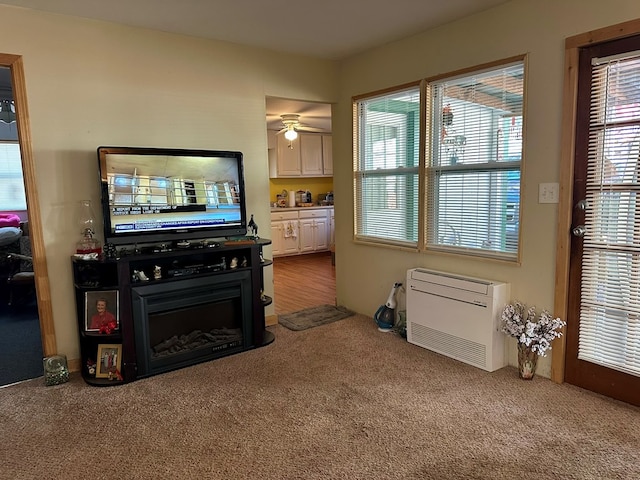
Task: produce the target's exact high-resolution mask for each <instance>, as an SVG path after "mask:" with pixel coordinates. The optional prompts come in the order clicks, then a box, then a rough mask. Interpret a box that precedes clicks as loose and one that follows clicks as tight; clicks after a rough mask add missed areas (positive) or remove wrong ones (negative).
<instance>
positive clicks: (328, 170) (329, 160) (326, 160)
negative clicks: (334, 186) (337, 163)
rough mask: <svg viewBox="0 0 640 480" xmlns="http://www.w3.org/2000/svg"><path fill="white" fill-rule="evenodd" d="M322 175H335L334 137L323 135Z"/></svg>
mask: <svg viewBox="0 0 640 480" xmlns="http://www.w3.org/2000/svg"><path fill="white" fill-rule="evenodd" d="M322 173H323V174H324V175H333V137H332V136H331V135H322Z"/></svg>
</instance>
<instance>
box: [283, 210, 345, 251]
mask: <svg viewBox="0 0 640 480" xmlns="http://www.w3.org/2000/svg"><path fill="white" fill-rule="evenodd" d="M332 213H333V208H301V209H296V210H288V209H286V210H285V209H283V210H282V211H272V212H271V244H272V246H271V252H272V255H273V256H274V257H278V256H283V255H297V254H301V253H312V252H321V251H325V250H329V241H330V239H331V232H330V230H329V229H330V219H331V218H332Z"/></svg>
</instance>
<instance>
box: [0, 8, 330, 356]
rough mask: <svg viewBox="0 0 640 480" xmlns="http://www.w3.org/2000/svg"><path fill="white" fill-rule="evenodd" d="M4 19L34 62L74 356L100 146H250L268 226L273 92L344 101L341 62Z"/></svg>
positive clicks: (46, 201)
mask: <svg viewBox="0 0 640 480" xmlns="http://www.w3.org/2000/svg"><path fill="white" fill-rule="evenodd" d="M0 16H1V17H2V23H3V28H2V29H1V30H0V45H1V46H0V50H1V51H2V52H3V53H11V54H19V55H22V56H23V60H24V67H25V77H26V87H27V94H28V105H29V112H30V126H31V133H32V138H33V152H34V157H35V164H36V165H35V172H36V178H37V188H38V193H39V197H40V209H41V215H42V223H43V225H42V226H43V229H44V242H45V247H46V252H47V262H48V269H49V276H50V280H51V294H52V304H53V314H54V324H55V331H56V336H57V345H58V353H64V354H66V355H67V356H68V357H69V358H70V359H75V358H78V357H79V349H78V333H77V330H76V313H75V306H74V291H73V288H72V285H73V282H72V276H71V263H70V256H71V254H73V253H74V249H75V242H76V240H77V239H78V236H79V234H78V227H77V225H76V223H75V220H76V218H77V215H76V213H77V206H78V204H79V201H80V200H82V199H91V200H92V201H93V202H94V208H95V210H96V213H98V212H99V209H98V205H99V189H98V176H97V175H98V174H97V160H96V148H97V147H98V146H100V145H127V146H155V147H178V148H192V147H193V148H207V149H224V150H240V151H242V152H243V153H244V157H245V176H246V185H247V201H248V213H253V214H254V215H255V219H256V222H257V223H258V224H259V225H263V226H266V225H268V224H269V219H270V216H269V197H270V195H269V171H268V159H267V132H266V112H265V96H266V95H269V96H277V97H285V98H294V99H302V100H310V101H322V102H333V101H335V100H336V94H335V85H336V81H335V75H336V72H335V65H334V64H332V63H331V62H327V61H320V60H315V59H309V58H304V57H299V56H291V55H282V54H275V53H271V52H267V51H263V50H258V49H249V48H244V47H239V46H236V45H231V44H228V43H221V42H212V41H205V40H198V39H194V38H190V37H185V36H177V35H170V34H163V33H159V32H152V31H147V30H142V29H133V28H128V27H123V26H117V25H112V24H107V23H102V22H95V21H89V20H84V19H78V18H72V17H65V16H59V15H50V14H43V13H38V12H32V11H29V10H24V9H20V8H13V7H4V6H0ZM266 254H267V256H270V252H268V251H267V252H266ZM265 274H266V278H265V283H266V286H265V287H266V288H265V291H266V293H267V294H269V295H272V291H273V285H272V275H271V269H267V271H266V272H265ZM270 292H271V293H270ZM271 313H273V306H270V307H269V310H267V314H271Z"/></svg>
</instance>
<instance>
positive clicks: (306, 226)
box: [299, 209, 329, 253]
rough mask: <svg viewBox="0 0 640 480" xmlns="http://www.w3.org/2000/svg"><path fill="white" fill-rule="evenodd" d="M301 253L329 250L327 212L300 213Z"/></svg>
mask: <svg viewBox="0 0 640 480" xmlns="http://www.w3.org/2000/svg"><path fill="white" fill-rule="evenodd" d="M299 225H300V252H301V253H307V252H318V251H323V250H328V249H329V230H328V228H327V226H328V219H327V210H326V209H323V210H310V211H304V210H303V211H300V221H299Z"/></svg>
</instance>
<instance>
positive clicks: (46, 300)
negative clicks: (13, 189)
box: [0, 53, 57, 357]
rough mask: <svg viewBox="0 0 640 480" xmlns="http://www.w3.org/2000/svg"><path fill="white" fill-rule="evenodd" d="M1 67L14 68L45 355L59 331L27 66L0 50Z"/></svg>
mask: <svg viewBox="0 0 640 480" xmlns="http://www.w3.org/2000/svg"><path fill="white" fill-rule="evenodd" d="M0 66H3V67H8V68H9V69H10V70H11V86H12V89H13V101H14V103H15V108H16V127H17V130H18V143H19V145H20V156H21V158H22V176H23V179H24V188H25V194H26V197H27V211H28V218H29V225H30V227H29V239H30V241H31V252H32V256H33V271H34V277H35V286H36V295H37V299H38V316H39V319H40V335H41V338H42V352H43V354H44V356H45V357H49V356H51V355H55V354H57V345H56V334H55V329H54V324H53V308H52V306H51V289H50V286H49V273H48V270H47V256H46V251H45V246H44V237H43V235H42V220H41V216H40V202H39V200H38V189H37V186H36V183H37V182H36V176H35V162H34V160H33V150H32V148H31V130H30V128H29V109H28V107H27V89H26V83H25V79H24V66H23V63H22V56H21V55H11V54H6V53H0Z"/></svg>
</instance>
